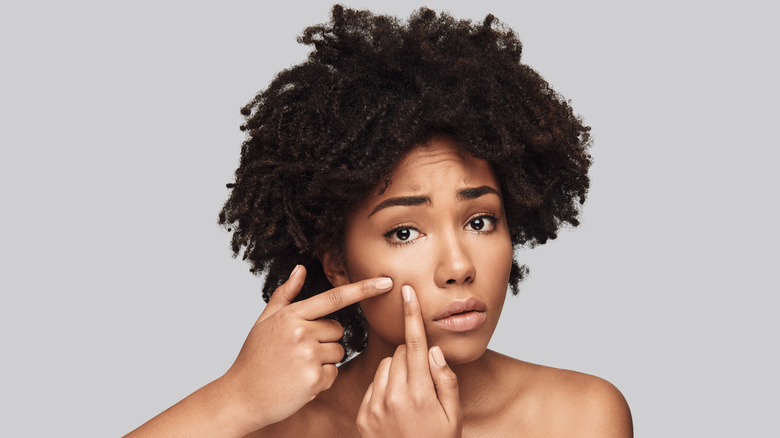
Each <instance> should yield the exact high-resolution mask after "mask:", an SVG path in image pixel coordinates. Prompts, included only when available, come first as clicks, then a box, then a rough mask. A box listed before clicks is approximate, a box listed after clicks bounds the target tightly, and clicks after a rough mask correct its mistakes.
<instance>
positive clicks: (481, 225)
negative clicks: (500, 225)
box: [466, 214, 498, 233]
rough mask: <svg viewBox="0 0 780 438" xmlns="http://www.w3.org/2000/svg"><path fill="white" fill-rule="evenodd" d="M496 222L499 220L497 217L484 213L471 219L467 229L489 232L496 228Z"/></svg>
mask: <svg viewBox="0 0 780 438" xmlns="http://www.w3.org/2000/svg"><path fill="white" fill-rule="evenodd" d="M496 222H498V219H496V218H495V217H493V216H491V215H487V214H483V215H481V216H477V217H475V218H472V219H471V220H469V223H468V224H467V225H466V229H467V230H469V231H479V232H482V233H489V232H491V231H493V230H494V229H495V228H496Z"/></svg>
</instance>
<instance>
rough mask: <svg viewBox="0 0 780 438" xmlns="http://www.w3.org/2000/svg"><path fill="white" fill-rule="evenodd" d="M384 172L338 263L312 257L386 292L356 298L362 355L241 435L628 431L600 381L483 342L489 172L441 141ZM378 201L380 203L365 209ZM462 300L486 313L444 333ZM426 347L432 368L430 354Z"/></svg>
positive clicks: (504, 235) (499, 238)
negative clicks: (299, 402) (363, 330)
mask: <svg viewBox="0 0 780 438" xmlns="http://www.w3.org/2000/svg"><path fill="white" fill-rule="evenodd" d="M390 180H391V184H390V185H389V187H388V189H387V190H386V191H385V192H384V193H383V194H381V195H372V196H371V197H369V198H368V199H367V200H366V201H365V202H364V203H363V204H362V205H361V206H359V207H358V208H357V210H356V211H355V212H354V213H353V216H352V218H351V220H350V221H349V223H348V224H347V236H346V242H345V243H346V262H345V263H343V262H342V260H340V259H339V258H335V257H331V256H330V255H329V254H323V255H322V262H323V267H324V268H325V272H326V275H328V279H329V280H330V281H331V284H334V285H344V284H350V283H351V282H354V281H360V280H362V279H364V278H371V277H375V276H388V277H391V278H393V281H394V283H395V286H394V287H393V290H391V291H390V292H388V293H386V294H382V295H380V296H377V297H374V298H370V299H367V300H364V301H361V303H360V305H361V307H362V308H363V311H364V313H365V314H366V318H367V321H368V344H367V347H366V349H365V350H364V351H363V352H362V353H361V354H360V355H359V356H357V357H356V358H354V359H353V360H351V361H350V362H348V363H347V364H345V365H343V366H342V367H340V368H339V375H338V377H337V379H336V381H335V382H334V383H333V386H332V387H331V388H330V389H328V390H326V391H323V392H321V393H320V394H319V395H318V396H317V397H316V398H315V399H314V400H313V401H312V402H311V403H309V404H307V405H306V406H304V407H303V408H302V409H301V410H300V411H298V412H297V413H296V414H294V415H293V416H292V417H290V418H288V419H287V420H285V421H282V422H279V423H276V424H273V425H270V426H269V427H267V428H264V429H262V430H259V431H257V432H255V433H253V434H251V435H250V436H251V437H301V436H317V437H353V436H354V437H357V436H361V433H362V436H364V437H373V436H377V437H378V436H388V437H394V436H404V434H406V433H407V432H408V431H409V430H412V431H414V430H417V431H418V432H417V434H415V435H411V436H432V437H435V436H459V435H458V434H459V433H460V434H461V436H464V437H480V436H495V437H503V436H527V437H550V436H555V437H586V438H587V437H600V438H601V437H603V438H610V437H615V438H618V437H631V436H632V435H633V432H632V424H631V414H630V411H629V409H628V405H627V404H626V401H625V399H624V398H623V396H622V394H620V392H619V391H618V390H617V389H616V388H615V387H614V386H612V385H611V384H610V383H608V382H607V381H605V380H602V379H599V378H597V377H593V376H589V375H586V374H581V373H577V372H573V371H566V370H559V369H555V368H550V367H544V366H539V365H534V364H530V363H527V362H523V361H519V360H516V359H512V358H510V357H507V356H503V355H501V354H498V353H496V352H493V351H490V350H488V349H487V344H488V342H489V340H490V337H491V336H492V333H493V330H494V329H495V325H496V323H497V322H498V318H499V315H500V313H501V310H502V308H503V303H504V299H505V297H506V293H507V291H506V289H507V282H508V276H509V269H510V267H511V258H512V252H511V242H510V239H509V234H508V229H507V228H506V221H505V218H504V212H503V204H502V200H501V193H500V192H501V191H500V185H499V184H498V181H497V180H496V178H495V175H494V174H493V172H492V169H491V168H490V166H489V165H488V164H487V163H486V162H484V161H482V160H478V159H475V158H473V157H470V156H464V155H463V154H460V153H459V151H458V149H457V146H456V144H455V142H454V141H452V140H451V139H449V138H447V137H437V138H434V139H432V140H431V141H430V142H429V143H428V144H427V145H425V146H424V147H419V148H416V149H414V150H412V151H411V152H410V153H409V154H407V156H405V157H404V158H402V159H401V161H400V162H399V164H398V165H397V166H396V168H395V169H394V170H393V172H392V174H391V178H390ZM485 186H487V187H490V188H492V189H494V191H495V193H493V192H489V191H488V192H485V193H483V194H482V195H480V196H459V194H461V195H462V194H463V192H462V190H463V189H468V188H479V187H485ZM482 192H484V190H483V191H482ZM472 194H474V193H473V192H472ZM415 198H423V199H424V200H423V201H422V202H417V201H419V199H418V200H417V201H415ZM390 200H394V201H393V202H390V203H389V204H390V206H387V205H388V201H390ZM400 201H403V202H400ZM381 205H385V206H387V207H386V208H382V209H381V210H379V211H377V208H378V207H379V206H381ZM372 213H373V214H372ZM485 213H489V214H491V215H493V216H495V219H497V221H495V223H494V224H493V225H496V226H495V227H493V226H492V225H491V226H488V225H489V224H490V222H489V221H483V223H482V224H481V225H483V226H482V227H481V229H480V230H477V228H480V227H478V226H477V222H475V221H474V219H475V218H479V217H480V215H482V214H485ZM388 231H393V232H390V233H388ZM399 241H403V242H405V243H404V244H403V245H397V243H398V242H399ZM404 286H411V289H409V290H411V291H413V292H414V295H413V297H414V303H415V304H412V305H409V304H408V302H406V301H405V300H404V299H403V293H402V292H403V291H404V290H407V288H406V287H404ZM469 297H472V298H477V299H479V300H480V301H482V302H484V303H485V304H486V307H487V309H488V310H487V311H486V313H487V317H486V322H485V323H484V324H482V325H481V326H480V327H479V328H477V329H475V330H471V331H468V332H465V333H452V332H448V331H446V330H442V329H441V327H439V326H438V325H437V324H436V323H435V321H434V316H435V315H436V314H437V313H438V312H439V311H440V310H441V308H443V307H444V306H446V305H447V304H448V303H450V302H451V301H452V300H454V299H464V298H469ZM421 326H422V328H423V332H424V333H425V339H424V340H423V339H422V337H421V336H420V333H421V332H420V327H421ZM429 346H432V348H431V349H430V350H429V349H428V347H429ZM436 351H441V352H442V353H443V356H444V358H445V359H446V360H445V361H443V362H445V363H446V364H447V366H446V367H443V368H442V367H439V366H438V364H437V363H436V361H435V360H432V359H434V358H435V352H436ZM431 356H433V357H431ZM426 368H427V371H428V374H429V377H428V378H427V379H425V378H423V376H425V374H426ZM448 370H451V371H452V372H453V373H454V375H455V376H456V377H457V388H458V394H459V397H458V401H459V403H458V404H459V410H460V418H461V420H460V423H461V429H460V430H458V429H457V427H456V428H455V429H452V425H457V418H458V414H457V411H458V407H457V406H456V405H455V404H454V403H452V402H453V401H454V400H455V398H454V397H453V396H452V395H451V393H450V392H448V391H447V389H446V388H450V387H454V385H455V382H454V381H452V380H449V379H448V374H449V371H448ZM412 378H413V379H414V380H415V383H414V384H410V380H411V379H412ZM441 382H449V383H448V384H444V385H445V386H444V387H442V383H441ZM431 386H433V387H434V388H435V389H436V394H437V402H438V406H437V403H436V402H434V400H433V398H432V396H431V392H430V388H431ZM442 412H443V413H444V415H445V416H446V419H447V420H446V422H445V421H443V420H442V416H441V413H442ZM356 419H357V421H356ZM434 425H435V427H433V426H434ZM428 426H432V428H433V429H435V431H432V432H428V431H427V429H426V427H428ZM420 431H425V433H422V432H420ZM438 434H440V435H438Z"/></svg>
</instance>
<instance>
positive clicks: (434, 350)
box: [430, 345, 447, 368]
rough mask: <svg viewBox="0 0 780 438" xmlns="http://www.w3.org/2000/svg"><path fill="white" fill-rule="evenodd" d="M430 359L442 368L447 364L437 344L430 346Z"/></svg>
mask: <svg viewBox="0 0 780 438" xmlns="http://www.w3.org/2000/svg"><path fill="white" fill-rule="evenodd" d="M430 356H431V360H432V362H433V364H434V365H436V366H437V367H438V368H443V367H445V366H446V365H447V361H446V360H445V359H444V353H442V351H441V348H440V347H439V346H438V345H435V346H433V347H431V350H430Z"/></svg>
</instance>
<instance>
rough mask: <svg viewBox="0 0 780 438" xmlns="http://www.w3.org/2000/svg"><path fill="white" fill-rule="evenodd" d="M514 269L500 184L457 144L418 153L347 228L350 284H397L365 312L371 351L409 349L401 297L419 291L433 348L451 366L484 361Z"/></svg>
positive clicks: (439, 143) (446, 142)
mask: <svg viewBox="0 0 780 438" xmlns="http://www.w3.org/2000/svg"><path fill="white" fill-rule="evenodd" d="M511 266H512V243H511V240H510V237H509V230H508V228H507V224H506V219H505V215H504V207H503V203H502V198H501V191H500V186H499V184H498V182H497V181H496V177H495V175H494V174H493V171H492V169H491V167H490V165H488V163H487V162H485V161H483V160H479V159H476V158H474V157H472V156H470V155H465V154H461V153H460V152H459V151H458V150H457V147H456V144H455V143H454V142H453V140H451V139H450V138H448V137H436V138H434V139H432V140H431V141H429V142H428V144H427V146H426V147H418V148H415V149H413V150H412V151H411V152H409V153H408V154H407V155H406V156H405V157H404V158H403V159H402V160H401V161H400V163H399V164H398V166H397V167H396V169H395V170H394V171H393V173H392V175H391V180H390V185H389V186H388V188H387V190H386V191H385V192H384V193H382V194H381V195H376V194H372V195H370V196H369V198H368V199H366V200H365V201H363V203H362V204H361V205H359V207H358V209H357V210H356V211H355V212H354V213H353V214H352V216H351V217H350V220H349V223H348V226H347V232H346V266H344V271H345V274H346V276H347V277H348V280H349V281H351V282H354V281H359V280H362V279H366V278H371V277H380V276H388V277H390V278H392V279H393V282H394V286H393V290H392V291H391V292H390V293H387V294H383V295H381V296H378V297H375V298H372V299H368V300H365V301H363V302H361V303H360V305H361V307H362V309H363V312H364V313H365V316H366V319H367V321H368V326H369V330H368V336H369V338H368V345H369V348H375V347H378V348H382V346H384V347H385V348H388V349H390V348H394V347H395V346H396V345H399V344H402V343H403V342H404V318H403V308H402V301H401V287H402V286H403V285H410V286H412V287H413V288H414V290H415V291H416V293H417V297H418V300H419V302H420V306H421V308H422V316H423V321H424V325H425V331H426V333H427V335H428V345H429V346H433V345H439V346H440V347H441V348H442V351H443V352H444V354H445V356H446V358H447V360H448V361H449V362H450V363H466V362H470V361H473V360H476V359H478V358H479V357H480V356H482V354H483V353H484V352H485V349H486V348H487V345H488V342H489V341H490V338H491V336H492V335H493V331H494V330H495V327H496V324H497V323H498V318H499V315H500V314H501V309H502V307H503V305H504V298H505V296H506V291H507V284H508V282H509V273H510V269H511ZM464 310H465V311H466V312H463V311H464ZM453 311H454V312H458V313H456V314H454V315H452V316H449V317H447V314H450V313H452V312H453ZM390 354H392V351H391V352H390Z"/></svg>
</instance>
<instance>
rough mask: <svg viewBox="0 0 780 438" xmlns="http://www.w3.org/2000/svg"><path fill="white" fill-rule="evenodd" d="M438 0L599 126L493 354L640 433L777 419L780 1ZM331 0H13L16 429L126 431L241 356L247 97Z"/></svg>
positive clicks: (10, 256)
mask: <svg viewBox="0 0 780 438" xmlns="http://www.w3.org/2000/svg"><path fill="white" fill-rule="evenodd" d="M345 4H346V5H348V6H352V7H359V8H368V9H371V10H373V11H374V12H378V13H391V14H394V15H398V16H400V17H403V18H405V17H408V15H409V14H410V13H411V12H412V11H414V10H415V9H416V8H418V7H419V6H422V5H423V3H419V2H412V1H407V0H403V1H395V2H392V5H391V4H390V2H379V1H375V2H372V1H358V0H354V1H348V2H346V3H345ZM424 4H427V5H428V6H430V7H433V8H435V9H437V10H449V11H450V12H451V13H452V14H453V15H454V16H456V17H459V18H470V19H473V20H481V19H483V18H484V16H485V15H486V14H488V13H493V14H494V15H496V16H497V17H498V18H499V19H500V20H501V21H503V22H504V23H506V24H507V25H509V26H511V27H512V28H514V29H515V30H516V32H517V34H518V35H519V37H520V38H521V40H522V42H523V44H524V61H525V62H526V63H527V64H529V65H531V66H532V67H534V68H535V69H536V70H538V71H539V72H540V73H541V74H542V75H543V76H544V77H545V78H546V79H547V80H548V81H549V82H550V83H551V84H552V86H553V87H554V88H555V89H556V90H557V91H559V92H560V93H561V94H562V95H564V96H565V97H566V98H567V99H570V100H571V102H572V105H573V107H574V109H575V111H576V112H577V113H578V114H581V115H582V116H583V117H584V119H585V121H586V122H587V123H588V124H589V125H591V126H592V127H593V131H592V133H593V138H594V141H595V143H594V147H593V149H592V154H593V156H594V159H595V165H594V166H593V168H592V189H591V192H590V196H589V199H588V202H587V203H586V204H585V207H584V210H583V224H582V226H580V227H579V228H577V229H575V230H566V231H564V232H562V233H561V235H560V237H559V238H558V239H557V240H555V241H552V242H550V243H548V244H546V245H544V246H541V247H539V248H536V249H533V250H528V249H520V250H519V252H518V257H519V259H520V260H521V262H523V263H526V264H528V265H529V266H530V268H531V275H530V277H529V279H528V280H527V281H526V282H525V283H524V284H522V287H521V293H520V295H519V296H517V297H512V296H509V297H508V299H507V305H506V306H505V310H504V314H503V317H502V318H503V319H502V321H501V323H500V324H499V327H498V329H497V332H496V335H495V337H494V339H493V341H492V344H491V348H493V349H496V350H498V351H500V352H503V353H505V354H508V355H511V356H514V357H517V358H520V359H523V360H527V361H531V362H536V363H541V364H545V365H550V366H555V367H562V368H569V369H574V370H578V371H582V372H586V373H591V374H595V375H598V376H601V377H604V378H606V379H608V380H610V381H611V382H613V383H614V384H615V385H616V386H617V387H618V388H620V390H621V391H622V392H623V394H624V395H625V396H626V398H627V400H628V402H629V404H630V406H631V409H632V411H633V416H634V424H635V430H636V435H637V436H639V437H691V436H702V437H716V436H717V437H733V436H768V435H771V434H772V433H776V429H777V422H776V421H774V420H773V418H774V417H775V415H776V413H777V411H778V409H779V408H780V405H778V401H777V393H778V390H780V385H779V383H778V378H777V370H778V369H780V361H778V358H777V350H778V347H777V344H778V333H780V330H778V329H779V328H780V327H778V322H777V318H776V313H777V309H778V304H777V303H778V301H777V295H778V292H780V290H779V288H778V286H777V280H776V277H775V276H773V275H772V274H771V271H772V270H773V269H772V268H773V265H775V264H777V262H778V261H779V260H780V259H779V258H778V257H777V253H776V251H777V248H778V243H780V241H779V239H778V229H777V225H776V224H775V221H776V220H777V218H778V208H777V196H776V191H777V189H778V186H779V185H778V177H777V172H776V169H775V167H776V163H777V155H778V154H777V149H778V146H780V144H778V143H779V142H778V137H777V135H776V132H775V130H776V127H777V125H778V122H777V120H778V116H780V114H779V112H778V104H777V102H778V97H780V93H779V92H778V91H779V90H778V84H777V78H778V77H780V71H779V69H778V66H777V47H778V40H779V38H778V31H777V23H776V15H775V14H774V13H772V12H771V11H770V8H769V7H763V6H761V5H763V4H764V2H757V1H755V2H753V1H747V2H741V3H740V5H739V6H736V5H735V4H732V5H726V2H712V1H710V2H704V1H701V2H691V1H674V2H672V1H656V2H642V3H639V2H618V1H613V2H608V1H598V2H577V1H567V2H558V1H550V2H533V3H532V2H524V1H517V2H508V1H491V0H483V1H477V2H466V1H443V0H436V1H428V2H427V3H424ZM766 4H769V2H766ZM330 7H331V3H328V2H315V1H293V0H291V1H284V2H274V3H267V4H266V3H265V2H260V1H255V2H231V1H226V2H220V3H219V4H218V3H217V2H213V3H210V4H206V2H184V1H181V2H171V1H154V2H152V1H135V2H98V1H92V2H88V1H72V2H53V1H48V2H45V1H44V2H25V3H22V2H4V3H3V5H2V6H0V48H1V49H2V50H1V51H0V59H2V67H0V77H1V79H2V80H0V110H1V113H0V116H1V118H0V126H1V127H0V142H1V143H0V144H1V146H2V155H1V156H0V194H1V195H2V198H1V199H2V200H1V201H0V202H2V204H1V205H2V215H1V216H0V221H2V223H1V226H0V237H1V238H2V240H1V241H0V256H1V257H2V260H0V262H1V264H0V270H2V273H1V274H0V290H1V291H2V301H1V302H0V337H1V338H0V340H1V341H2V343H1V344H0V345H1V346H2V350H0V351H2V360H1V361H0V366H1V367H2V372H1V373H0V401H1V402H2V406H1V408H2V410H1V411H0V412H2V415H1V417H2V420H0V435H2V436H7V437H20V436H48V435H64V436H79V437H87V436H90V437H92V436H94V437H107V436H121V435H123V434H125V433H127V432H129V431H130V430H132V429H134V428H135V427H137V426H139V425H140V424H142V423H143V422H144V421H146V420H148V419H149V418H151V417H153V416H154V415H156V414H157V413H159V412H161V411H162V410H164V409H166V408H167V407H169V406H170V405H172V404H174V403H176V402H177V401H178V400H180V399H181V398H183V397H184V396H186V395H187V394H189V393H190V392H192V391H194V390H195V389H197V388H198V387H200V386H202V385H203V384H205V383H207V382H209V381H210V380H212V379H214V378H216V377H218V376H219V375H221V374H222V373H223V372H224V371H225V370H227V368H228V367H229V365H230V364H231V363H232V361H233V359H234V358H235V356H236V354H237V353H238V350H239V348H240V346H241V344H242V343H243V340H244V338H245V336H246V334H247V332H248V331H249V329H250V327H251V326H252V324H253V323H254V321H255V319H256V318H257V316H258V315H259V313H260V312H261V310H262V308H263V303H262V300H261V297H260V293H259V291H260V287H261V281H262V280H261V279H260V278H258V277H254V276H252V275H251V274H250V273H249V271H248V265H247V264H246V263H244V262H242V261H241V260H235V259H232V258H231V253H230V250H229V248H228V242H229V238H230V236H229V234H228V233H227V232H226V231H224V230H222V229H221V228H219V227H218V226H217V224H216V220H217V213H218V211H219V210H220V208H221V205H222V203H223V202H224V200H225V199H226V196H227V190H226V189H225V183H228V182H230V181H232V178H233V176H232V175H233V171H234V170H235V167H236V166H237V164H238V158H239V148H240V144H241V141H242V139H243V134H242V133H241V132H240V131H239V129H238V126H239V124H240V123H241V120H242V119H241V117H240V115H239V108H240V107H241V106H242V105H243V104H245V103H246V102H247V101H249V100H250V99H251V97H252V96H253V95H254V94H255V93H256V92H258V91H259V90H261V89H263V88H265V87H266V86H267V84H268V83H269V81H270V80H271V78H272V77H273V75H274V74H275V73H276V72H278V71H280V70H281V69H283V68H286V67H288V66H290V65H293V64H295V63H298V62H300V61H302V60H304V59H305V56H306V53H307V48H306V47H304V46H302V45H299V44H297V43H296V41H295V39H296V36H297V35H299V34H300V32H301V31H302V30H303V29H304V28H305V27H306V26H307V25H312V24H316V23H321V22H325V21H327V20H328V19H329V11H330Z"/></svg>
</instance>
